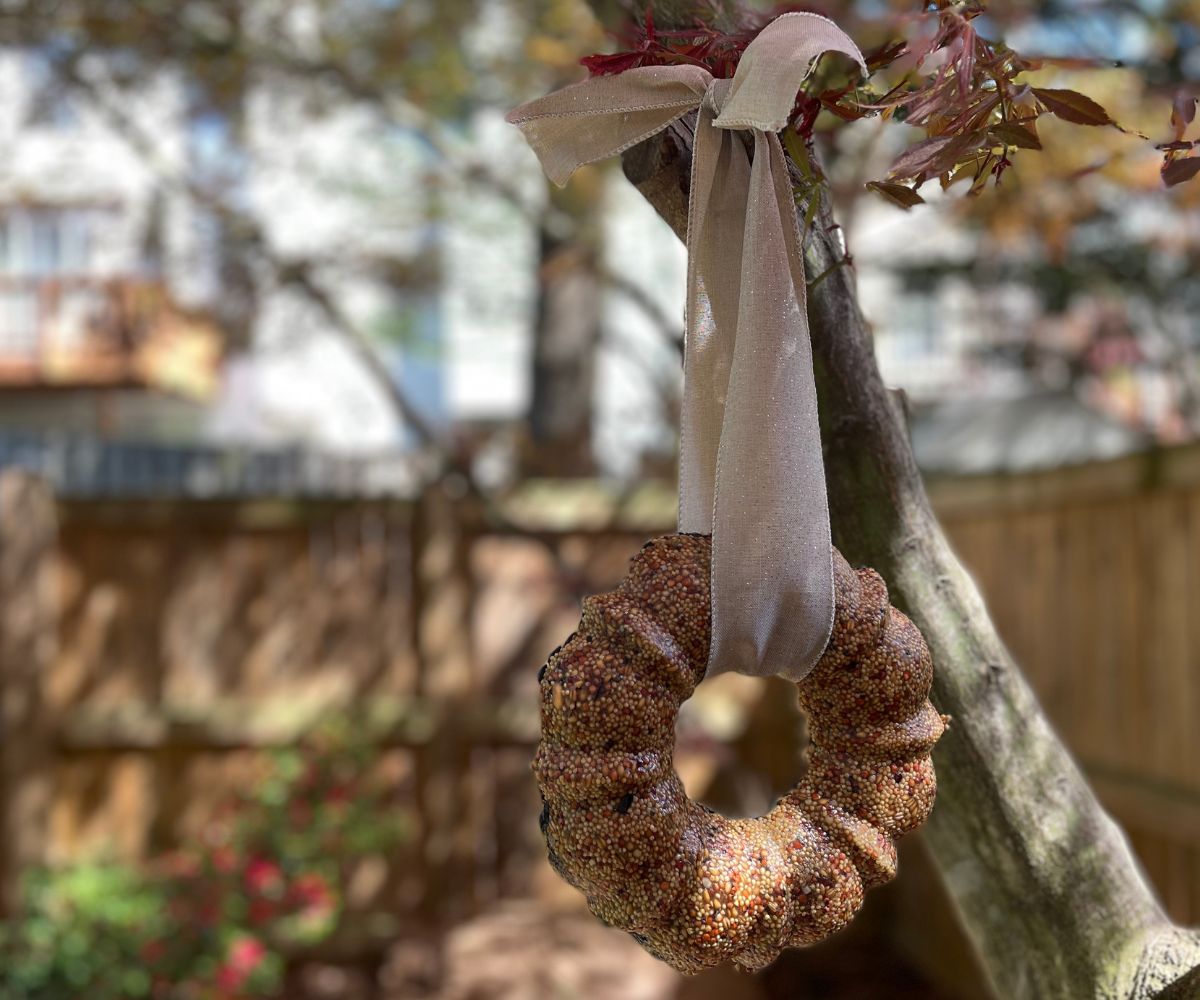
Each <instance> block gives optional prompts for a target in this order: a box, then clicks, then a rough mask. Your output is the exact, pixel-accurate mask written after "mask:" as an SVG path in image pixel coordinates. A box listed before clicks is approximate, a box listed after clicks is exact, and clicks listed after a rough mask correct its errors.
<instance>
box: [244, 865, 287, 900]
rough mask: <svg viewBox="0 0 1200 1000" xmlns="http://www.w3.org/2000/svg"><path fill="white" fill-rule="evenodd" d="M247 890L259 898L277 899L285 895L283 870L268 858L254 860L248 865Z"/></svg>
mask: <svg viewBox="0 0 1200 1000" xmlns="http://www.w3.org/2000/svg"><path fill="white" fill-rule="evenodd" d="M246 888H247V889H249V890H250V891H251V892H252V893H255V894H257V895H259V896H269V897H271V898H273V899H277V898H278V897H279V896H280V895H281V894H282V893H283V869H281V868H280V867H279V865H277V864H276V863H275V862H274V861H269V860H268V859H266V858H253V859H251V860H250V862H249V863H248V864H247V865H246Z"/></svg>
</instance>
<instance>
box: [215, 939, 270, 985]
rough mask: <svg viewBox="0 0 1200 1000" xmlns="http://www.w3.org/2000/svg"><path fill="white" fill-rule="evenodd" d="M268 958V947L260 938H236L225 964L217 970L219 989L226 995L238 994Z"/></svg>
mask: <svg viewBox="0 0 1200 1000" xmlns="http://www.w3.org/2000/svg"><path fill="white" fill-rule="evenodd" d="M266 956H267V947H266V945H264V944H263V943H262V942H261V941H260V940H258V938H256V937H250V936H249V935H248V934H247V935H243V936H241V937H238V938H235V939H234V940H233V942H232V943H231V944H230V946H229V954H228V956H227V957H226V959H225V961H224V963H223V964H222V965H221V967H220V968H219V969H217V987H218V988H219V989H221V990H223V991H224V992H226V993H236V992H238V991H239V990H240V989H241V988H242V987H243V986H245V985H246V980H247V979H249V978H250V976H251V975H253V973H254V970H255V969H257V968H258V966H259V965H260V964H261V963H262V960H263V959H264V958H266Z"/></svg>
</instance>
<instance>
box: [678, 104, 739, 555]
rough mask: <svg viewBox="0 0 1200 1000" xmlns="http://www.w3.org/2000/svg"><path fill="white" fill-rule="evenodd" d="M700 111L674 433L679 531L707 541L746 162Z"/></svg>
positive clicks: (733, 317)
mask: <svg viewBox="0 0 1200 1000" xmlns="http://www.w3.org/2000/svg"><path fill="white" fill-rule="evenodd" d="M712 119H713V110H712V109H711V108H710V107H708V106H707V105H705V106H703V107H701V109H700V112H699V116H698V119H697V123H696V141H695V145H694V148H693V152H692V180H691V192H690V196H689V203H688V234H687V244H688V295H687V340H686V342H685V349H684V378H683V400H682V404H681V408H680V426H679V530H680V531H685V532H697V533H700V534H705V535H707V534H709V533H711V532H712V530H713V507H714V504H715V501H716V482H717V451H718V448H719V446H720V442H721V425H722V422H723V421H724V418H725V400H726V396H727V395H728V391H729V372H730V370H731V369H732V367H733V352H734V342H735V336H736V330H737V322H738V303H739V300H740V297H741V274H742V267H741V260H742V244H743V242H744V239H745V218H746V201H747V198H748V193H749V184H750V160H749V157H748V156H747V154H746V149H745V147H744V146H743V144H742V142H741V140H740V139H739V138H737V137H735V136H734V135H732V134H731V133H729V132H727V131H724V130H721V129H715V128H713V127H712Z"/></svg>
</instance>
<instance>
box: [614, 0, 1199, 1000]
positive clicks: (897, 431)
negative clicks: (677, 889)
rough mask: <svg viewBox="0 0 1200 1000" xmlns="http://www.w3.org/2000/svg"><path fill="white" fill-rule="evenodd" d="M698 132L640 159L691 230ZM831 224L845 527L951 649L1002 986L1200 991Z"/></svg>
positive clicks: (823, 222)
mask: <svg viewBox="0 0 1200 1000" xmlns="http://www.w3.org/2000/svg"><path fill="white" fill-rule="evenodd" d="M660 6H662V5H659V4H655V5H654V7H655V14H656V18H657V19H658V21H659V23H661V24H664V25H669V24H670V23H671V21H670V20H669V18H670V12H669V11H668V10H667V9H666V8H665V7H664V8H663V9H661V10H660ZM688 140H689V135H688V132H687V130H686V129H673V130H671V131H670V132H668V133H666V134H664V135H662V136H659V137H657V138H655V139H652V140H649V141H648V142H647V143H644V144H643V145H642V146H641V147H638V148H635V149H633V150H630V151H629V152H628V153H627V154H626V155H625V171H626V175H627V176H628V177H629V179H630V180H631V181H632V182H633V183H634V184H635V185H636V186H637V187H638V189H639V190H640V191H641V192H642V194H643V195H644V196H645V197H646V198H647V199H648V200H649V201H650V202H651V203H652V204H653V205H654V207H655V208H656V209H657V210H658V211H659V213H660V214H661V215H662V217H663V218H664V219H665V220H666V221H667V222H668V223H669V224H670V225H671V226H672V228H673V229H674V230H675V232H676V233H677V234H678V235H679V236H680V238H681V239H682V238H684V236H685V234H686V227H687V177H688V171H689V168H690V146H689V141H688ZM818 218H819V223H818V224H817V225H814V226H812V227H811V230H810V231H809V233H808V238H807V240H806V244H805V255H806V264H807V268H808V272H809V273H810V274H822V275H825V278H824V280H822V281H821V282H820V283H819V284H818V285H817V286H816V287H814V288H813V289H812V290H811V292H810V295H809V302H808V313H809V321H810V326H811V330H812V342H813V355H814V365H815V368H816V374H817V382H818V391H819V396H820V418H821V431H822V438H823V441H824V446H825V467H826V477H827V482H828V488H829V501H830V509H831V511H832V517H833V528H834V538H835V541H836V543H837V545H838V546H839V547H840V548H841V550H842V552H844V553H845V554H846V556H847V558H848V559H850V560H851V561H852V562H859V563H866V564H870V565H872V566H874V567H875V568H876V569H878V570H879V571H880V572H881V573H882V574H883V576H884V577H885V578H886V580H887V581H888V586H889V590H890V592H891V594H892V599H893V601H894V602H895V603H897V604H898V605H900V606H901V607H902V608H904V609H905V610H906V611H907V612H908V613H909V614H910V615H911V616H912V618H913V619H914V620H915V621H916V623H917V624H918V626H919V627H920V629H921V631H922V633H923V634H924V636H925V639H926V641H927V642H928V643H929V647H930V650H931V651H932V653H933V658H934V663H935V667H936V673H935V679H934V692H933V698H934V701H935V703H936V704H937V706H938V708H939V709H940V710H941V711H943V712H948V713H950V714H951V715H952V716H953V720H954V721H953V724H952V726H951V729H950V732H949V733H948V734H947V736H946V737H945V738H944V739H943V740H942V741H941V742H940V743H939V744H938V748H937V750H936V751H935V755H934V757H935V762H936V764H937V769H938V783H939V792H938V803H937V807H936V808H935V809H934V813H933V816H932V818H931V820H930V822H929V824H928V826H927V828H926V836H927V838H928V841H929V843H930V845H931V847H932V849H933V855H934V857H935V858H936V860H937V864H938V867H939V868H940V870H941V873H942V876H943V878H944V879H945V882H946V884H947V886H948V887H949V889H950V892H951V893H952V895H953V896H954V899H955V901H956V902H957V904H958V907H959V909H960V912H961V916H962V919H963V922H964V924H965V925H966V927H967V930H968V932H969V934H970V936H971V938H972V940H973V942H974V944H975V947H976V948H977V950H978V951H979V954H980V956H981V957H982V959H983V962H984V964H985V967H986V968H987V970H988V972H989V974H990V976H991V978H992V981H993V984H994V985H995V987H996V989H997V991H998V992H999V993H1000V995H1002V996H1004V997H1030V998H1034V997H1036V998H1042V997H1103V998H1112V1000H1117V998H1122V1000H1126V998H1149V997H1158V996H1165V995H1167V993H1166V992H1164V991H1168V990H1169V991H1170V995H1171V996H1200V992H1197V987H1196V982H1195V981H1196V975H1197V974H1196V972H1195V971H1192V970H1195V969H1196V968H1197V967H1200V935H1197V934H1196V933H1195V932H1190V931H1186V930H1183V929H1181V928H1177V927H1175V926H1174V925H1173V924H1172V923H1171V922H1170V921H1169V920H1168V919H1167V917H1166V916H1165V914H1164V913H1163V912H1162V909H1161V908H1160V906H1159V905H1158V903H1157V902H1156V900H1155V898H1154V895H1153V893H1152V891H1151V889H1150V887H1149V886H1148V885H1147V883H1146V881H1145V880H1144V878H1143V876H1142V874H1141V872H1140V871H1139V869H1138V866H1137V864H1136V862H1135V861H1134V859H1133V857H1132V855H1131V853H1130V850H1129V846H1128V843H1127V842H1126V839H1125V837H1124V835H1123V834H1122V832H1121V831H1120V829H1119V828H1118V827H1117V826H1116V824H1115V823H1114V822H1113V821H1112V820H1111V819H1110V818H1109V816H1108V815H1107V814H1106V813H1105V812H1104V810H1103V809H1102V808H1101V806H1100V804H1099V802H1098V801H1097V800H1096V797H1095V795H1094V794H1093V793H1092V791H1091V789H1090V787H1089V786H1088V784H1087V782H1086V780H1085V779H1084V777H1083V775H1082V774H1081V773H1080V771H1079V769H1078V767H1077V766H1076V765H1075V763H1074V761H1073V760H1072V759H1071V757H1070V755H1069V754H1068V752H1067V750H1066V749H1065V747H1063V745H1062V743H1061V742H1060V741H1059V740H1058V738H1057V737H1056V736H1055V734H1054V732H1053V731H1052V729H1051V727H1050V725H1049V723H1048V722H1047V720H1046V718H1045V716H1044V715H1043V713H1042V711H1041V708H1040V706H1039V705H1038V703H1037V700H1036V698H1035V696H1034V694H1033V692H1032V690H1031V689H1030V687H1029V685H1028V684H1027V683H1026V682H1025V680H1024V678H1023V677H1022V676H1021V673H1020V671H1019V670H1018V669H1017V667H1016V665H1015V664H1014V662H1013V660H1012V658H1011V656H1010V655H1009V653H1008V651H1007V650H1006V649H1005V648H1004V644H1003V642H1002V641H1001V639H1000V637H999V636H998V635H997V634H996V631H995V628H994V626H993V625H992V623H991V621H990V619H989V618H988V614H987V610H986V609H985V607H984V605H983V601H982V599H981V598H980V595H979V593H978V591H977V590H976V587H975V585H974V583H973V582H972V580H971V578H970V577H969V576H968V574H967V573H966V571H965V570H964V569H963V567H962V566H961V565H960V563H959V562H958V560H957V558H956V557H955V555H954V553H953V552H952V551H951V549H950V546H949V544H948V542H947V540H946V537H945V535H944V534H943V532H942V530H941V527H940V526H939V525H938V523H937V520H936V518H935V517H934V514H933V511H932V509H931V507H930V505H929V501H928V498H927V497H926V495H925V490H924V486H923V484H922V481H921V476H920V473H919V471H918V469H917V465H916V461H915V459H914V458H913V454H912V449H911V448H910V446H909V442H908V437H907V434H906V431H905V428H904V424H903V421H902V419H901V415H900V414H899V413H898V412H897V409H896V407H895V405H894V403H893V401H892V399H891V398H890V396H889V393H888V392H887V390H886V389H885V387H884V384H883V380H882V378H881V377H880V374H879V369H878V367H877V365H876V362H875V356H874V350H873V345H872V338H871V333H870V330H869V328H868V326H867V324H866V322H865V321H864V319H863V316H862V313H861V311H860V309H859V305H858V298H857V293H856V290H855V286H854V275H853V272H852V270H851V269H850V268H848V267H837V266H835V265H836V264H837V263H838V262H839V261H840V260H841V258H842V249H841V247H840V246H839V245H838V243H837V240H836V239H835V238H834V235H833V234H834V232H835V231H836V230H835V227H834V224H833V216H832V211H831V207H830V204H829V200H828V195H827V193H824V194H823V195H822V207H821V211H820V214H819V216H818ZM1172 984H1174V985H1172ZM1189 984H1190V985H1189ZM1181 990H1182V991H1183V992H1182V993H1181V992H1180V991H1181Z"/></svg>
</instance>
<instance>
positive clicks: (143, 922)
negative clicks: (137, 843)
mask: <svg viewBox="0 0 1200 1000" xmlns="http://www.w3.org/2000/svg"><path fill="white" fill-rule="evenodd" d="M25 892H26V900H27V902H26V909H25V915H24V919H23V920H22V921H21V922H19V923H14V924H12V925H10V926H6V927H2V928H0V998H3V1000H66V998H68V997H85V996H86V997H88V998H89V1000H125V998H129V1000H133V998H136V997H148V996H150V995H151V993H150V988H151V979H150V975H149V973H148V972H147V971H146V970H145V968H144V963H143V962H142V960H141V951H142V948H143V946H144V944H145V942H146V941H147V940H148V939H149V936H150V934H151V933H152V932H153V928H154V925H155V924H156V922H157V921H158V920H159V918H160V916H161V914H162V912H163V908H164V903H165V900H164V896H163V893H162V892H161V890H160V889H159V887H157V886H155V885H154V884H152V883H151V882H149V881H147V880H145V879H143V878H142V877H141V876H139V875H138V874H137V873H136V872H133V871H131V870H130V869H128V868H125V867H122V866H119V865H111V864H93V865H81V866H78V867H74V868H69V869H66V870H65V871H61V872H54V871H38V872H33V873H31V874H30V875H29V876H28V879H27V882H26V886H25Z"/></svg>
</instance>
